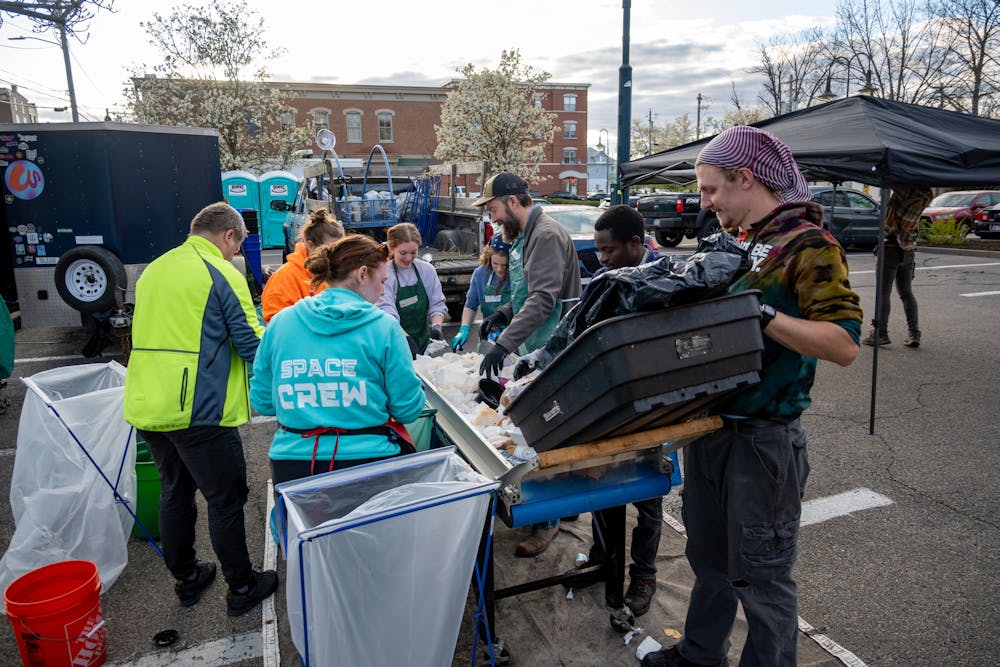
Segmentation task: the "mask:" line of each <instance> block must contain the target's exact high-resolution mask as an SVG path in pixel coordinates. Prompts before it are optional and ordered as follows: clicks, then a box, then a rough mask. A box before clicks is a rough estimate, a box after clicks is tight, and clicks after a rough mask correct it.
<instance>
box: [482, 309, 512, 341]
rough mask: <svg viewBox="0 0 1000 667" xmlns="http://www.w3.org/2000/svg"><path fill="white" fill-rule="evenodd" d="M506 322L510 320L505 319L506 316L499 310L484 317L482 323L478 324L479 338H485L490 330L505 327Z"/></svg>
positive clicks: (483, 339)
mask: <svg viewBox="0 0 1000 667" xmlns="http://www.w3.org/2000/svg"><path fill="white" fill-rule="evenodd" d="M508 324H510V321H509V320H508V319H507V316H506V315H504V314H503V312H502V311H499V310H498V311H497V312H495V313H493V314H492V315H490V316H489V317H484V318H483V323H482V324H480V325H479V340H482V341H485V340H487V339H488V338H489V335H490V332H491V331H493V330H494V329H499V328H500V327H505V326H507V325H508Z"/></svg>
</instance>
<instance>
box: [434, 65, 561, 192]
mask: <svg viewBox="0 0 1000 667" xmlns="http://www.w3.org/2000/svg"><path fill="white" fill-rule="evenodd" d="M458 72H459V73H460V74H461V75H462V79H461V81H459V83H458V87H457V89H456V90H454V91H452V92H451V93H449V94H448V99H446V100H445V102H444V105H442V107H441V124H440V125H435V126H434V129H435V131H436V132H437V142H438V145H437V149H436V150H435V151H434V157H435V158H437V159H439V160H442V161H447V162H466V161H478V160H485V161H486V162H488V163H489V165H490V173H493V174H495V173H498V172H501V171H510V172H513V173H515V174H518V175H519V176H521V177H522V178H524V179H525V180H526V181H528V182H529V183H531V182H533V181H535V180H536V179H537V177H538V162H540V161H541V160H542V156H543V155H544V151H545V146H546V145H548V144H549V143H550V142H551V140H552V130H553V127H554V124H553V120H552V115H551V114H549V113H548V112H546V111H545V110H544V109H542V108H541V107H537V106H535V98H534V94H535V89H536V87H537V86H538V85H539V84H542V83H544V82H545V81H547V80H548V79H549V76H550V75H549V73H548V72H540V71H536V70H534V69H533V68H532V67H530V66H529V65H525V64H524V63H522V62H521V53H520V52H519V51H518V50H517V49H514V50H511V51H503V52H502V54H501V56H500V65H499V67H497V68H496V69H489V68H485V67H484V68H482V69H479V70H477V69H476V68H475V67H474V66H473V65H472V64H471V63H470V64H468V65H466V66H465V67H463V68H461V69H459V70H458Z"/></svg>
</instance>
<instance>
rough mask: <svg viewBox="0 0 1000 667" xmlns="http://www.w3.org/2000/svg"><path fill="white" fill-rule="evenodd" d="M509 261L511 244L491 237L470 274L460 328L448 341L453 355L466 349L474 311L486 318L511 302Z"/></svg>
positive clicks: (498, 237)
mask: <svg viewBox="0 0 1000 667" xmlns="http://www.w3.org/2000/svg"><path fill="white" fill-rule="evenodd" d="M509 262H510V244H508V243H506V242H505V241H504V240H503V236H501V235H500V234H499V233H498V234H494V236H493V238H492V239H491V240H490V244H489V245H488V246H486V247H485V248H483V254H482V255H481V256H480V258H479V266H478V267H477V268H476V270H475V271H474V272H473V273H472V280H471V282H470V283H469V292H468V294H466V297H465V308H463V309H462V326H461V328H460V329H459V330H458V333H457V334H456V335H455V337H454V338H452V339H451V349H452V351H453V352H458V351H460V350H462V348H463V347H465V341H467V340H468V339H469V326H470V325H471V324H472V321H473V320H474V319H476V310H477V309H478V310H480V311H482V313H483V318H484V319H485V318H487V317H489V316H490V315H492V314H493V313H495V312H497V308H499V307H500V306H502V305H503V304H505V303H507V302H509V301H510V281H509V280H508V264H509Z"/></svg>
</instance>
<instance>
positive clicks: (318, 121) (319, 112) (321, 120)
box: [312, 109, 330, 130]
mask: <svg viewBox="0 0 1000 667" xmlns="http://www.w3.org/2000/svg"><path fill="white" fill-rule="evenodd" d="M312 119H313V128H314V129H317V130H319V129H327V130H329V129H330V110H329V109H313V110H312Z"/></svg>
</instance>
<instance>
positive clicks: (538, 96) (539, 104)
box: [535, 93, 542, 109]
mask: <svg viewBox="0 0 1000 667" xmlns="http://www.w3.org/2000/svg"><path fill="white" fill-rule="evenodd" d="M535 108H536V109H541V108H542V94H541V93H535Z"/></svg>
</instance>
